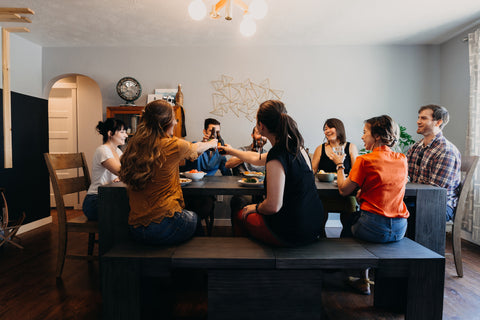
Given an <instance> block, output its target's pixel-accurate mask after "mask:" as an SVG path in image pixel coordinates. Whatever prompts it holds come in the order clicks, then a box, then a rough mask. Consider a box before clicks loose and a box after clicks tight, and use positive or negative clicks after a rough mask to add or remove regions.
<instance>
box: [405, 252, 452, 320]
mask: <svg viewBox="0 0 480 320" xmlns="http://www.w3.org/2000/svg"><path fill="white" fill-rule="evenodd" d="M444 286H445V259H438V260H430V261H416V262H414V263H412V266H411V267H410V275H409V277H408V301H407V310H406V312H405V320H412V319H442V314H443V292H444Z"/></svg>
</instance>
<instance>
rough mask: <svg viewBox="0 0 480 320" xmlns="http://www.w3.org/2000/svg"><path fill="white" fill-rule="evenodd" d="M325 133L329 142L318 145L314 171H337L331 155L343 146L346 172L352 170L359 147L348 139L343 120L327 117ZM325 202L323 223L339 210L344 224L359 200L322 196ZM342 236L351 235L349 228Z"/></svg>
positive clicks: (313, 164) (314, 156)
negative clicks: (334, 148)
mask: <svg viewBox="0 0 480 320" xmlns="http://www.w3.org/2000/svg"><path fill="white" fill-rule="evenodd" d="M323 133H324V134H325V139H326V140H327V142H325V143H323V144H322V145H320V146H318V147H317V149H315V153H314V154H313V159H312V170H313V172H314V173H317V171H318V170H323V171H325V172H335V173H336V172H337V164H336V163H335V162H333V161H332V159H331V157H332V154H333V147H343V149H344V152H345V153H346V155H345V160H344V162H343V166H344V168H345V169H344V171H345V174H348V173H349V172H350V169H351V168H352V165H353V163H354V162H355V159H356V158H357V156H358V151H357V147H356V146H355V145H354V144H353V143H351V142H347V141H346V135H345V127H344V126H343V122H342V121H341V120H339V119H336V118H331V119H327V121H325V124H324V125H323ZM321 200H322V203H323V208H324V211H325V220H324V222H323V225H324V226H325V223H326V222H327V220H328V212H339V213H340V221H341V222H342V225H345V223H346V222H347V221H348V220H349V216H350V214H352V213H353V212H355V211H356V210H357V201H356V200H355V197H354V196H349V197H345V198H335V199H331V198H326V197H322V198H321ZM340 236H341V237H344V236H350V234H349V232H348V230H343V229H342V233H341V235H340Z"/></svg>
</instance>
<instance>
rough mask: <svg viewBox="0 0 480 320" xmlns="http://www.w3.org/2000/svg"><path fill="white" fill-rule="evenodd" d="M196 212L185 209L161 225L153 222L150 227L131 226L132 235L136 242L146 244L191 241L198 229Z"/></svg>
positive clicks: (163, 221)
mask: <svg viewBox="0 0 480 320" xmlns="http://www.w3.org/2000/svg"><path fill="white" fill-rule="evenodd" d="M197 221H200V220H198V219H197V215H196V214H195V212H192V211H188V210H185V209H183V210H182V212H175V214H174V215H173V217H170V218H169V217H166V218H163V220H162V221H161V222H160V223H155V222H151V223H150V224H149V225H148V226H146V227H144V226H139V227H136V228H135V227H133V226H130V235H131V236H132V238H133V239H134V240H136V241H139V242H143V243H146V244H154V245H159V244H176V243H181V242H184V241H186V240H188V239H190V238H191V237H192V236H193V234H194V233H195V230H196V229H197Z"/></svg>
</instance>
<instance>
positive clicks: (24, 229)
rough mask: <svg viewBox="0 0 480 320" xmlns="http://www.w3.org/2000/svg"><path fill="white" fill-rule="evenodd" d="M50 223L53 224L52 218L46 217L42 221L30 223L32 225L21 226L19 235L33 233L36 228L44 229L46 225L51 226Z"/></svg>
mask: <svg viewBox="0 0 480 320" xmlns="http://www.w3.org/2000/svg"><path fill="white" fill-rule="evenodd" d="M49 223H52V216H49V217H46V218H43V219H40V220H37V221H33V222H30V223H27V224H24V225H23V226H21V227H20V228H19V229H18V232H17V235H19V234H22V233H24V232H28V231H31V230H33V229H36V228H40V227H42V226H44V225H46V224H49Z"/></svg>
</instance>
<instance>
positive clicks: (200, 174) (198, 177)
mask: <svg viewBox="0 0 480 320" xmlns="http://www.w3.org/2000/svg"><path fill="white" fill-rule="evenodd" d="M183 175H184V176H185V177H187V178H190V179H192V180H193V181H198V180H202V178H203V176H205V172H203V171H199V172H184V173H183Z"/></svg>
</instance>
